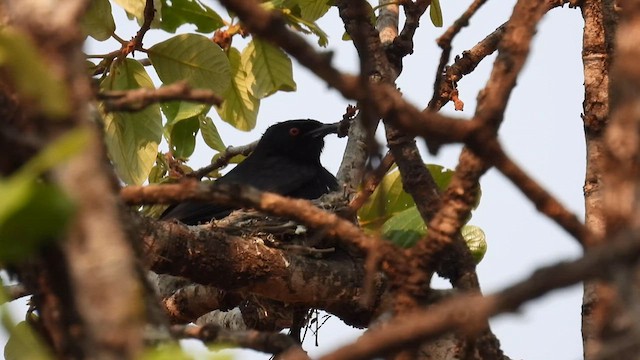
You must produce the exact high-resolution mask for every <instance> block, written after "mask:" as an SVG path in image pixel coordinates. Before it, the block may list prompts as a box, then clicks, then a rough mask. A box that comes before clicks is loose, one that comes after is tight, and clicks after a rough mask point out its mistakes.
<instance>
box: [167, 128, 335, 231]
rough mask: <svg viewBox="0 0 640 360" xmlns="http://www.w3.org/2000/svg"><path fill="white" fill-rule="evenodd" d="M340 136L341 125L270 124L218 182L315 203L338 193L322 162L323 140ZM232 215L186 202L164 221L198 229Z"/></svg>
mask: <svg viewBox="0 0 640 360" xmlns="http://www.w3.org/2000/svg"><path fill="white" fill-rule="evenodd" d="M337 132H338V123H335V124H323V123H321V122H319V121H316V120H310V119H306V120H289V121H284V122H281V123H278V124H275V125H272V126H271V127H269V128H268V129H267V131H266V132H265V133H264V135H262V138H260V141H259V142H258V145H257V146H256V148H255V150H254V151H253V152H252V153H251V155H249V156H248V157H247V158H246V159H245V160H244V161H243V162H241V163H240V164H238V165H237V166H236V167H235V168H233V169H232V170H231V171H229V172H228V173H227V174H226V175H224V176H222V177H220V178H219V179H218V180H216V182H217V183H221V184H244V185H250V186H253V187H255V188H258V189H260V190H263V191H270V192H274V193H278V194H281V195H285V196H289V197H294V198H302V199H310V200H311V199H316V198H318V197H320V196H322V195H324V194H326V193H328V192H331V191H334V190H337V189H338V181H337V180H336V178H335V177H334V176H333V175H332V174H331V173H330V172H329V171H327V169H325V168H324V167H323V166H322V164H321V163H320V153H321V152H322V148H323V147H324V137H325V136H326V135H328V134H331V133H337ZM233 210H234V209H232V208H229V207H224V206H219V205H216V204H213V203H205V202H197V201H188V202H184V203H180V204H178V205H175V206H172V207H169V208H168V209H167V210H166V211H165V212H164V213H163V214H162V215H161V216H160V219H163V220H168V219H176V220H178V221H180V222H183V223H185V224H187V225H197V224H200V223H203V222H208V221H211V220H212V219H220V218H222V217H225V216H227V215H228V214H229V213H230V212H231V211H233Z"/></svg>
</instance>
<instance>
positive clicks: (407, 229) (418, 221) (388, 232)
mask: <svg viewBox="0 0 640 360" xmlns="http://www.w3.org/2000/svg"><path fill="white" fill-rule="evenodd" d="M381 231H382V236H383V237H384V238H385V239H387V240H389V241H391V242H392V243H394V244H395V245H397V246H400V247H403V248H411V247H413V246H414V245H415V244H416V243H417V242H418V241H419V240H420V239H423V238H425V237H426V236H427V226H426V225H425V224H424V222H423V221H422V217H421V216H420V213H419V212H418V209H417V208H416V207H415V206H412V207H410V208H408V209H406V210H404V211H401V212H399V213H397V214H395V215H394V216H392V217H391V218H390V219H389V220H387V221H386V222H385V223H384V225H382V228H381ZM460 233H461V235H462V237H463V238H464V241H465V243H466V244H467V247H468V248H469V251H470V252H471V255H472V256H473V259H474V260H475V262H476V264H477V263H479V262H480V261H481V260H482V258H483V257H484V255H485V254H486V252H487V240H486V236H485V234H484V231H482V229H481V228H479V227H477V226H474V225H465V226H463V227H462V229H461V230H460Z"/></svg>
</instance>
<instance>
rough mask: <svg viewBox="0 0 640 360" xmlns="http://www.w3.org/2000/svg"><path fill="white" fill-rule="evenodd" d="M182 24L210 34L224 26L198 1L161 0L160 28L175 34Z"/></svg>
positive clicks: (211, 11)
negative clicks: (169, 0) (191, 25)
mask: <svg viewBox="0 0 640 360" xmlns="http://www.w3.org/2000/svg"><path fill="white" fill-rule="evenodd" d="M184 24H193V25H195V26H196V31H198V32H201V33H211V32H213V31H215V30H216V29H219V28H220V27H222V25H224V21H223V20H222V18H221V17H220V15H218V13H217V12H215V11H214V10H213V9H211V8H210V7H208V6H206V5H205V4H203V3H202V2H200V1H198V0H171V2H170V3H169V2H168V1H167V0H162V22H161V23H160V28H161V29H163V30H165V31H168V32H171V33H175V32H176V30H177V29H178V28H179V27H180V26H181V25H184Z"/></svg>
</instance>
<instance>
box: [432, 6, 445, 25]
mask: <svg viewBox="0 0 640 360" xmlns="http://www.w3.org/2000/svg"><path fill="white" fill-rule="evenodd" d="M429 17H431V22H432V23H433V25H434V26H435V27H442V24H443V21H442V9H441V8H440V0H431V5H429Z"/></svg>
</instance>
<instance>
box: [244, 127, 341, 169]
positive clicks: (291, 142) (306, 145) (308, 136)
mask: <svg viewBox="0 0 640 360" xmlns="http://www.w3.org/2000/svg"><path fill="white" fill-rule="evenodd" d="M337 132H338V123H334V124H323V123H321V122H319V121H317V120H311V119H303V120H288V121H283V122H281V123H277V124H275V125H272V126H270V127H269V128H268V129H267V131H266V132H265V133H264V135H262V138H261V139H260V141H259V142H258V146H257V147H256V150H255V151H254V152H256V153H271V154H277V155H283V156H286V157H289V158H293V159H296V160H301V161H317V162H319V161H320V153H321V152H322V148H323V147H324V137H325V136H326V135H328V134H335V133H337Z"/></svg>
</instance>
